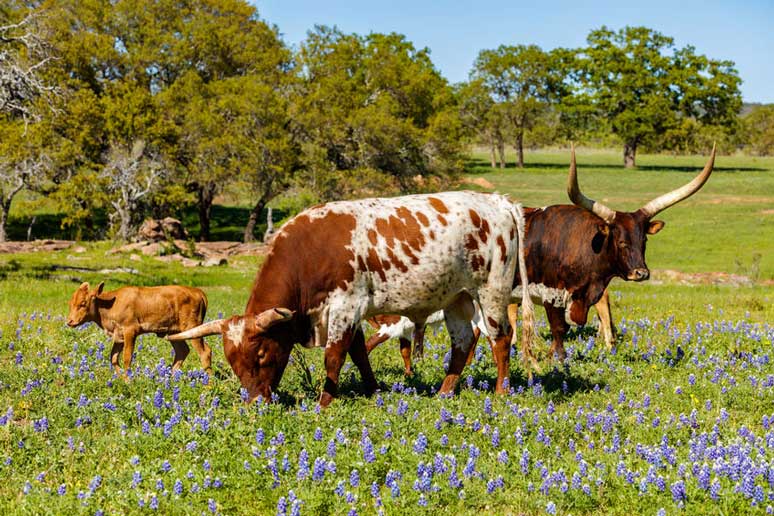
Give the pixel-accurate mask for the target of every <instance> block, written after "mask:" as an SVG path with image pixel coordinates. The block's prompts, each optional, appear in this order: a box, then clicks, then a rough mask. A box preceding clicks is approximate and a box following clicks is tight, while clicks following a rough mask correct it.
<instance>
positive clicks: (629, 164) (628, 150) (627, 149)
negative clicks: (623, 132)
mask: <svg viewBox="0 0 774 516" xmlns="http://www.w3.org/2000/svg"><path fill="white" fill-rule="evenodd" d="M636 156H637V142H636V141H635V140H633V141H630V142H626V143H624V168H635V167H636V166H637V163H636V162H635V157H636Z"/></svg>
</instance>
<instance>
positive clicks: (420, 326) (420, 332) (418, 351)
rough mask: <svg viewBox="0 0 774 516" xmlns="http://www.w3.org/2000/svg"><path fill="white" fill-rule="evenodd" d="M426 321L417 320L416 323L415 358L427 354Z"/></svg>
mask: <svg viewBox="0 0 774 516" xmlns="http://www.w3.org/2000/svg"><path fill="white" fill-rule="evenodd" d="M425 329H426V325H425V321H417V322H416V323H415V324H414V358H417V359H419V358H422V357H423V356H425Z"/></svg>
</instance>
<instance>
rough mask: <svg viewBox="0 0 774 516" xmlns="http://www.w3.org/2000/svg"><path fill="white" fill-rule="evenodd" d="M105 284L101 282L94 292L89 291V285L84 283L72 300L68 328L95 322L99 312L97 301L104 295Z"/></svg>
mask: <svg viewBox="0 0 774 516" xmlns="http://www.w3.org/2000/svg"><path fill="white" fill-rule="evenodd" d="M104 286H105V283H104V282H100V284H99V285H97V287H96V288H95V289H94V290H91V291H90V290H89V284H88V283H86V282H84V283H81V286H80V287H78V289H77V290H76V291H75V292H74V293H73V296H72V297H71V298H70V313H69V315H68V316H67V326H70V327H71V328H75V327H76V326H80V325H81V324H83V323H85V322H89V321H93V320H94V316H95V314H96V311H97V303H96V299H97V296H99V295H100V294H101V293H102V288H103V287H104Z"/></svg>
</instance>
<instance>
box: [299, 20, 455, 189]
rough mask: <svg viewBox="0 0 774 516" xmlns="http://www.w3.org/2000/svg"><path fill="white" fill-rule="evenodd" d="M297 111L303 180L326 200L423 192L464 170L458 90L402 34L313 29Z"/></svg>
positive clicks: (303, 56) (303, 51) (302, 62)
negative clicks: (431, 181) (428, 178)
mask: <svg viewBox="0 0 774 516" xmlns="http://www.w3.org/2000/svg"><path fill="white" fill-rule="evenodd" d="M297 62H298V67H299V70H300V72H301V79H302V80H301V83H300V85H299V89H300V91H299V94H298V96H297V97H296V102H295V103H294V104H293V107H292V115H291V118H292V120H293V125H294V131H295V133H296V134H297V135H298V139H299V141H300V142H301V151H302V156H303V157H302V161H303V163H302V165H303V169H304V174H303V178H304V181H305V182H306V183H307V184H309V187H310V188H312V189H313V190H314V191H316V192H317V193H318V195H319V196H320V198H321V199H323V200H329V199H337V198H344V197H351V196H356V195H358V196H362V195H368V194H375V193H384V192H390V191H404V192H405V191H411V190H413V189H416V188H417V184H416V181H415V179H414V178H415V176H417V175H421V176H425V175H432V176H438V177H442V178H443V177H446V176H448V175H449V174H453V173H455V172H457V171H458V170H459V165H460V162H461V159H460V158H461V156H460V151H461V148H460V143H459V142H460V137H461V131H462V127H461V125H460V123H459V122H458V120H457V119H456V117H455V116H454V113H455V99H454V96H453V94H452V91H451V88H450V87H449V86H448V84H447V83H446V81H445V80H444V79H443V77H441V75H440V74H439V73H438V71H437V70H436V69H435V67H434V66H433V64H432V62H431V61H430V57H429V51H428V50H427V49H420V50H417V49H415V48H414V46H413V44H411V43H410V42H409V41H407V40H406V39H405V37H403V36H401V35H398V34H370V35H368V36H358V35H356V34H344V33H342V32H340V31H338V30H337V29H331V28H328V27H316V28H315V30H314V31H312V32H310V33H309V35H308V37H307V40H306V41H305V42H304V44H303V45H302V46H301V48H300V50H299V52H298V55H297Z"/></svg>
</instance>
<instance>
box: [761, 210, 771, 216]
mask: <svg viewBox="0 0 774 516" xmlns="http://www.w3.org/2000/svg"><path fill="white" fill-rule="evenodd" d="M758 213H760V214H761V215H774V210H761V211H759V212H758Z"/></svg>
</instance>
